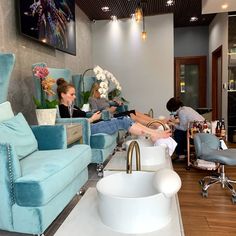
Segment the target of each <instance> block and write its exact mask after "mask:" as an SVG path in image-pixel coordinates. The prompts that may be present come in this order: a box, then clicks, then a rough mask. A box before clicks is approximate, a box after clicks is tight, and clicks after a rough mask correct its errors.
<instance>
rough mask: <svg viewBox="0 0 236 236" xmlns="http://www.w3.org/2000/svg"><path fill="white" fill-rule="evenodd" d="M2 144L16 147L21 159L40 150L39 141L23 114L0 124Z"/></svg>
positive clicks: (0, 141) (0, 140)
mask: <svg viewBox="0 0 236 236" xmlns="http://www.w3.org/2000/svg"><path fill="white" fill-rule="evenodd" d="M0 143H10V144H11V145H12V146H14V148H15V150H16V154H17V155H18V158H19V159H22V158H24V157H25V156H28V155H29V154H30V153H32V152H34V151H36V150H37V149H38V143H37V140H36V138H35V136H34V134H33V132H32V130H31V128H30V127H29V125H28V123H27V121H26V120H25V118H24V116H23V115H22V113H19V114H17V115H16V116H14V117H13V118H11V119H9V120H6V121H3V122H2V123H0Z"/></svg>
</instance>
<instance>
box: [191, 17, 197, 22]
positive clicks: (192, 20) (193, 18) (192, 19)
mask: <svg viewBox="0 0 236 236" xmlns="http://www.w3.org/2000/svg"><path fill="white" fill-rule="evenodd" d="M197 20H198V18H197V17H196V16H192V17H191V18H190V22H194V21H197Z"/></svg>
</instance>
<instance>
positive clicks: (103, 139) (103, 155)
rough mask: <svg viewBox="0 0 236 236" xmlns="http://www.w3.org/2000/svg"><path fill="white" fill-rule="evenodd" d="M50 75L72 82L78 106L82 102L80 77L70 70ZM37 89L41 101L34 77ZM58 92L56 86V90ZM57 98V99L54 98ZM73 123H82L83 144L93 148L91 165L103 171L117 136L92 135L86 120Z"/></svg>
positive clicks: (60, 121)
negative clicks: (93, 164)
mask: <svg viewBox="0 0 236 236" xmlns="http://www.w3.org/2000/svg"><path fill="white" fill-rule="evenodd" d="M42 64H44V63H36V64H34V65H33V68H34V67H35V66H36V65H42ZM49 75H50V76H51V77H53V78H54V79H58V78H64V79H65V80H66V81H68V82H71V83H73V84H74V85H75V88H76V91H77V95H76V97H77V101H76V103H77V104H76V105H78V104H79V102H80V99H81V97H80V94H79V93H78V91H80V81H79V80H80V76H71V71H70V70H69V69H59V68H49ZM85 81H86V82H85V87H86V88H89V86H90V87H91V84H92V83H93V82H94V81H95V78H94V77H90V78H86V80H85ZM34 82H35V88H36V98H38V99H40V92H41V89H40V83H39V80H38V79H37V78H35V77H34ZM54 89H55V90H56V86H55V88H54ZM54 98H55V97H54ZM54 98H52V99H54ZM70 122H71V119H65V118H57V120H56V123H57V124H63V123H70ZM72 123H81V124H82V126H83V142H84V143H85V144H88V145H90V146H91V149H92V160H91V163H97V164H98V170H99V171H101V169H102V164H103V162H104V161H105V160H106V159H107V158H108V157H109V156H110V154H112V153H113V151H114V149H115V147H116V145H117V134H113V135H108V134H104V133H100V134H95V135H91V131H90V123H89V122H88V119H86V118H73V119H72Z"/></svg>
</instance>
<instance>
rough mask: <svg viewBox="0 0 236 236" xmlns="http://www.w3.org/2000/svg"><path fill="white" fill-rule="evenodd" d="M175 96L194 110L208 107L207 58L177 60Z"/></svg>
mask: <svg viewBox="0 0 236 236" xmlns="http://www.w3.org/2000/svg"><path fill="white" fill-rule="evenodd" d="M175 96H176V97H178V98H180V100H181V101H182V102H183V103H184V105H186V106H190V107H192V108H194V109H197V108H204V107H205V106H206V57H191V58H190V57H183V58H182V57H181V58H175Z"/></svg>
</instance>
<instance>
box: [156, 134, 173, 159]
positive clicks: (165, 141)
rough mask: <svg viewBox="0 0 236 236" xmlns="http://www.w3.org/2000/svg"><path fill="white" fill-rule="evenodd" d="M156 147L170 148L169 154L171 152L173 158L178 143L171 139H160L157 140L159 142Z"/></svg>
mask: <svg viewBox="0 0 236 236" xmlns="http://www.w3.org/2000/svg"><path fill="white" fill-rule="evenodd" d="M154 146H165V147H168V152H169V155H170V156H171V155H172V154H173V153H174V151H175V148H176V146H177V143H176V142H175V140H174V139H173V138H171V137H169V138H160V139H157V141H156V142H155V143H154Z"/></svg>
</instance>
